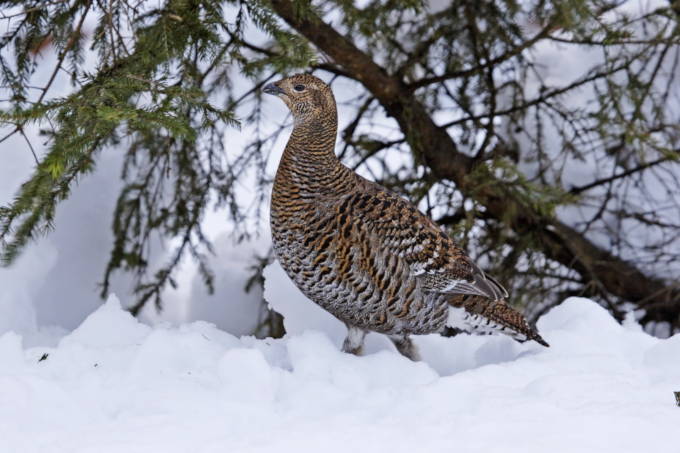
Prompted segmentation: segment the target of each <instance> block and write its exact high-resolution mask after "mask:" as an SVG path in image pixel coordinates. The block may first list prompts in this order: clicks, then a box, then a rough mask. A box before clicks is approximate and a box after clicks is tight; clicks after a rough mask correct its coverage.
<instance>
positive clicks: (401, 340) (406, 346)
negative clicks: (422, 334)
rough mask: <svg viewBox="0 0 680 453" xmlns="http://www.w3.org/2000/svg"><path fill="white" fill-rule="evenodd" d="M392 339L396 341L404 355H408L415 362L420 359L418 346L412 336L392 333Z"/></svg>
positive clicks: (395, 343)
mask: <svg viewBox="0 0 680 453" xmlns="http://www.w3.org/2000/svg"><path fill="white" fill-rule="evenodd" d="M390 340H392V343H394V346H395V347H396V348H397V351H399V352H400V353H401V355H403V356H404V357H407V358H409V359H411V360H413V361H414V362H419V361H420V354H419V353H418V348H417V347H416V345H414V344H413V342H412V341H411V338H409V336H408V335H391V336H390Z"/></svg>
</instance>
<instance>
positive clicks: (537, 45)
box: [0, 0, 680, 336]
mask: <svg viewBox="0 0 680 453" xmlns="http://www.w3.org/2000/svg"><path fill="white" fill-rule="evenodd" d="M0 26H1V27H2V29H1V38H0V47H1V50H0V85H1V86H0V107H1V110H0V147H1V148H0V152H1V153H2V161H0V162H1V163H0V167H4V168H3V169H2V171H1V172H0V174H1V175H0V177H2V178H3V179H4V181H0V189H3V190H4V192H1V191H0V195H2V197H3V198H0V202H1V203H2V207H0V254H1V255H0V257H1V259H2V264H3V265H4V266H6V269H3V270H0V272H5V273H7V272H10V271H12V269H13V268H15V267H17V266H21V261H22V259H23V260H29V258H25V257H24V256H25V255H27V254H30V253H31V251H30V250H31V248H32V247H34V246H35V245H34V244H35V242H36V241H35V240H36V239H38V241H37V242H38V243H40V242H41V241H43V240H44V239H39V238H40V237H41V236H43V235H45V234H47V233H50V235H52V234H53V235H59V234H60V231H63V230H64V229H67V230H71V231H72V234H75V236H74V237H75V239H72V241H73V244H71V245H70V246H66V247H65V249H66V250H68V249H69V248H70V249H73V250H77V245H74V244H75V243H77V242H78V241H80V240H82V241H86V238H87V236H88V235H90V234H93V231H95V230H102V229H105V230H106V234H104V233H99V236H97V237H98V239H97V241H96V242H92V243H93V244H96V245H95V246H94V248H96V249H97V250H98V251H104V253H103V254H102V257H103V259H102V260H100V261H101V262H100V261H96V262H88V263H86V264H84V265H82V266H81V267H80V268H77V269H76V268H72V270H70V271H69V270H67V269H69V267H68V265H67V264H64V263H62V264H61V265H60V268H61V269H64V270H62V272H64V274H63V275H62V277H60V279H59V280H60V281H66V280H65V279H67V278H73V277H75V278H76V280H74V281H78V280H77V278H80V281H81V283H82V285H83V286H85V287H87V288H88V289H91V288H92V287H94V285H95V284H96V283H97V282H99V284H100V286H99V287H98V292H99V293H100V294H101V295H102V296H105V295H106V294H107V293H109V292H110V291H111V290H112V288H115V287H116V285H118V283H116V281H117V280H116V279H117V278H118V279H120V278H123V277H124V278H127V279H128V285H132V288H133V293H134V295H135V296H134V300H132V299H131V300H130V303H129V309H130V310H131V311H132V312H133V313H141V312H142V311H153V310H154V306H155V307H157V308H162V307H163V306H164V303H165V301H166V299H167V297H169V296H168V294H169V293H170V292H171V291H177V286H178V285H179V286H180V287H181V286H182V285H183V284H184V285H186V284H187V281H188V282H189V283H191V280H190V279H187V278H186V277H183V275H184V274H186V273H187V272H188V270H187V269H191V270H192V274H191V275H193V273H194V272H195V273H197V275H198V276H200V279H201V280H202V282H203V284H204V285H205V286H206V288H207V289H208V291H211V290H213V289H214V287H215V284H216V282H218V281H221V279H222V280H223V279H224V278H225V277H220V275H221V274H222V273H223V272H222V269H225V267H224V266H225V265H224V263H225V262H226V261H228V262H229V263H230V264H229V266H228V269H230V270H235V272H236V273H237V275H238V276H239V277H238V278H235V279H233V281H231V283H230V285H231V287H232V288H236V287H238V289H239V290H240V289H242V288H246V287H247V288H248V289H250V290H251V293H252V294H255V296H253V297H251V299H252V300H250V302H249V303H250V304H251V305H256V306H257V308H256V310H255V313H256V314H255V315H253V316H255V317H256V318H257V319H256V321H255V322H252V323H251V324H252V326H251V327H248V329H246V330H251V331H254V332H256V333H258V334H259V335H274V336H278V335H281V334H282V333H283V332H282V326H281V320H280V316H279V315H277V314H276V313H274V312H272V311H270V310H268V308H267V306H266V304H265V303H264V302H262V301H261V296H259V294H261V290H259V292H258V289H257V287H258V286H261V285H262V276H261V275H262V269H263V268H264V266H265V265H266V263H267V262H268V261H269V260H270V259H271V257H270V253H269V252H268V241H269V240H268V234H269V231H268V230H269V226H268V199H269V191H270V189H271V182H272V178H273V174H274V171H275V169H276V165H277V163H278V156H279V155H280V153H281V151H282V149H283V146H284V144H285V141H286V140H287V135H288V132H289V130H290V128H291V121H290V118H289V117H287V116H286V112H285V109H284V107H283V106H282V105H279V104H278V103H276V105H274V104H275V103H273V102H272V101H271V99H267V98H263V97H262V95H261V91H260V90H261V88H262V86H263V85H264V84H266V83H268V82H270V81H273V80H276V79H277V78H280V77H282V76H283V75H286V74H290V73H293V72H300V71H310V72H312V73H314V74H316V75H318V76H319V77H321V78H323V79H324V80H326V81H328V82H329V83H330V84H331V86H332V87H333V89H334V91H335V93H336V98H337V100H338V102H339V115H340V130H339V137H338V143H337V153H338V155H339V156H340V158H341V159H342V160H343V162H344V163H345V164H346V165H348V166H350V167H351V168H354V169H356V170H357V171H358V172H359V173H361V174H363V175H365V176H367V177H368V178H370V179H373V180H376V181H378V182H380V183H381V184H384V185H385V186H387V187H389V188H390V189H392V190H394V191H396V192H398V193H399V194H401V195H402V196H404V197H406V198H408V199H410V200H411V201H413V202H415V203H417V204H418V205H419V207H420V208H421V209H422V210H423V211H424V212H426V213H427V214H429V215H430V216H431V217H432V218H434V219H435V220H436V221H437V222H439V224H440V225H442V226H443V227H444V228H445V229H446V230H447V231H448V232H449V233H450V234H451V235H452V236H453V237H455V238H457V240H458V241H459V242H460V243H462V245H463V246H464V248H465V249H466V250H467V251H468V253H469V254H470V255H471V256H472V257H473V258H475V259H477V260H478V262H479V263H480V264H481V265H482V267H483V268H484V269H485V270H487V271H488V272H489V273H490V274H492V275H494V276H496V277H497V278H498V279H499V280H500V281H501V282H502V283H503V284H504V285H505V286H506V287H507V288H508V289H509V290H510V292H511V294H512V297H511V303H513V304H515V305H517V306H521V307H523V308H524V309H525V310H526V311H527V313H528V314H529V315H530V317H531V318H532V319H536V318H537V317H539V316H540V315H541V314H543V313H545V312H546V311H547V310H548V309H550V308H551V307H552V306H554V305H556V304H558V303H560V302H561V301H562V300H563V299H564V298H565V297H568V296H571V295H583V296H586V297H590V298H593V299H594V300H597V301H598V302H599V303H601V304H602V305H603V306H604V307H606V308H607V309H608V310H609V311H610V312H611V313H612V314H613V315H614V316H615V317H616V318H617V319H619V320H623V318H624V317H625V315H626V313H628V312H633V313H635V315H636V318H637V319H639V320H640V322H641V323H642V324H643V325H644V326H645V328H646V329H647V330H648V331H650V332H653V333H655V334H657V335H662V336H666V335H669V334H671V333H672V332H677V331H680V283H679V280H678V275H679V274H680V162H679V158H680V74H679V71H680V69H679V68H678V66H679V65H680V1H678V0H671V1H661V0H658V1H641V0H629V1H625V0H616V1H611V0H607V1H603V0H594V1H585V0H560V1H551V0H529V1H514V0H493V1H491V0H479V1H472V0H453V1H443V0H433V1H424V2H421V1H417V0H411V1H396V0H374V1H365V0H360V1H343V0H340V1H312V2H310V1H294V0H269V1H267V0H264V1H260V0H255V1H250V0H244V1H217V0H149V1H141V0H50V1H48V0H32V1H18V0H0ZM269 104H272V105H269ZM19 155H21V157H16V156H19ZM13 159H16V160H17V161H19V160H22V162H24V164H22V165H23V166H21V169H24V170H25V169H29V171H24V170H22V171H23V173H22V171H19V170H18V168H19V167H17V166H13V164H12V162H13ZM17 165H18V164H17ZM101 167H104V168H105V169H106V171H107V172H108V173H107V175H108V176H107V177H106V178H108V179H107V180H108V181H109V183H110V184H109V185H108V186H106V187H107V188H105V187H104V186H103V185H101V184H100V182H97V183H96V184H94V183H92V184H89V185H88V178H93V175H90V173H96V172H97V171H101ZM24 173H25V174H24ZM111 175H113V176H111ZM106 178H105V179H106ZM97 181H101V179H99V180H97ZM111 187H115V197H116V201H115V202H113V203H109V204H107V203H106V202H104V201H101V200H99V201H95V202H94V205H93V206H96V207H97V208H96V209H95V210H94V211H93V210H92V209H91V208H88V209H89V210H87V211H78V210H71V211H69V214H68V215H65V216H64V218H63V220H62V219H60V218H59V216H58V215H57V214H58V211H59V210H60V205H62V204H65V203H68V201H70V200H67V199H69V197H78V196H79V192H81V193H88V194H90V195H91V196H96V195H97V194H99V193H100V192H101V193H104V192H105V191H106V190H110V188H111ZM78 212H80V214H78ZM93 213H94V214H93ZM94 215H96V216H98V217H97V219H96V220H92V218H90V217H91V216H94ZM100 218H101V219H104V220H101V219H100ZM215 228H218V229H219V228H222V229H223V231H224V232H227V233H228V236H224V235H222V236H219V235H216V234H213V233H214V231H216V230H215ZM53 229H54V231H53V232H51V230H53ZM102 238H104V239H102ZM227 238H228V239H227ZM216 241H217V242H219V243H220V244H221V246H220V247H218V248H216V247H215V243H216ZM248 241H254V243H257V244H258V245H257V246H256V247H254V248H249V249H247V250H248V251H247V252H246V251H244V249H243V247H241V246H240V245H236V244H238V243H239V242H241V243H247V242H248ZM90 248H93V246H90ZM227 249H233V250H238V253H236V254H235V255H234V254H231V255H229V257H228V258H226V257H225V256H224V255H222V254H221V253H220V251H221V250H227ZM253 250H256V251H253ZM65 253H66V255H64V256H68V252H65ZM98 253H99V252H98ZM30 259H31V260H32V261H30V263H31V264H25V265H24V266H25V267H26V269H27V270H26V271H25V272H27V273H31V274H33V275H34V276H35V275H40V272H41V271H40V269H41V266H43V265H44V263H45V262H46V258H45V257H44V256H42V255H39V254H38V255H36V256H34V257H33V258H30ZM55 259H56V258H55ZM72 260H77V257H74V258H73V259H72ZM26 262H27V263H28V262H29V261H26ZM92 267H96V269H95V270H96V273H97V275H98V278H96V279H95V280H94V281H87V279H89V278H91V277H90V276H91V275H93V274H92V273H89V268H92ZM73 269H76V270H73ZM78 269H80V270H78ZM83 269H87V272H86V271H85V270H83ZM74 274H75V275H74ZM5 275H10V274H5ZM17 275H19V274H17ZM26 275H28V274H26ZM235 275H236V274H235ZM226 278H227V279H228V277H226ZM1 279H2V276H1V274H0V280H1ZM11 279H14V280H16V277H12V278H11ZM11 279H10V277H7V279H6V282H5V283H3V285H9V283H10V280H11ZM35 279H37V277H34V280H33V281H34V283H35ZM83 280H85V281H83ZM15 283H16V282H15ZM5 287H6V288H8V286H5ZM55 288H56V287H53V288H52V289H48V290H47V291H48V292H54V291H58V289H55ZM33 290H34V289H32V288H28V289H25V291H27V294H29V293H30V294H29V296H27V298H29V299H30V297H36V296H35V294H33V293H31V291H33ZM22 291H24V290H23V289H22ZM184 291H185V297H186V298H188V299H192V298H196V297H199V296H197V295H196V294H197V292H196V291H194V290H193V289H191V291H190V293H186V290H184ZM16 294H18V293H15V295H14V296H12V297H14V299H13V301H6V302H5V304H6V305H8V304H10V303H15V304H16V303H19V302H21V301H22V300H24V299H26V298H24V299H21V298H19V297H18V296H16ZM22 294H23V293H22ZM200 297H203V296H200ZM0 299H2V296H0ZM55 303H56V302H55ZM68 303H69V301H68V300H63V301H60V302H59V304H64V305H66V304H68ZM210 303H212V304H215V305H219V306H225V307H227V308H226V310H227V316H229V313H231V314H232V315H233V316H234V318H235V319H241V318H239V314H238V313H237V311H238V310H240V309H239V308H234V307H235V306H234V307H232V309H231V312H229V308H228V307H229V304H230V301H229V300H222V299H218V298H214V300H212V301H211V302H210ZM1 305H2V300H0V306H1ZM238 322H239V323H240V322H241V321H238ZM243 322H246V321H243ZM248 322H250V321H248ZM248 325H249V326H250V324H248Z"/></svg>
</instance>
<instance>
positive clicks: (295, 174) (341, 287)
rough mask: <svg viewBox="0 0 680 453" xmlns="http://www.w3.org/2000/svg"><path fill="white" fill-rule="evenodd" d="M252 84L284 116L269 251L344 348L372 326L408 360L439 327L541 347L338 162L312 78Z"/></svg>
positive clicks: (441, 236) (480, 281)
mask: <svg viewBox="0 0 680 453" xmlns="http://www.w3.org/2000/svg"><path fill="white" fill-rule="evenodd" d="M263 92H264V93H266V94H270V95H274V96H276V97H278V98H279V99H281V100H282V101H283V102H284V103H285V104H286V106H287V107H288V109H289V110H290V112H291V114H292V117H293V131H292V133H291V135H290V138H289V140H288V143H287V144H286V146H285V149H284V151H283V155H282V157H281V160H280V162H279V166H278V168H277V170H276V175H275V177H274V184H273V188H272V196H271V205H270V224H271V231H272V242H273V250H274V254H275V256H276V258H277V259H278V261H279V262H280V264H281V266H282V268H283V269H284V271H285V272H286V274H287V275H288V276H289V277H290V279H291V280H292V281H293V282H294V283H295V285H296V286H297V287H298V288H299V289H300V291H301V292H302V293H303V294H304V295H305V296H306V297H307V298H309V299H310V300H311V301H313V302H314V303H316V304H318V305H319V306H321V307H322V308H323V309H325V310H326V311H328V312H330V313H331V314H332V315H333V316H335V317H336V318H338V319H339V320H340V321H342V322H343V323H345V325H346V326H347V336H346V338H345V340H344V342H343V345H342V350H343V351H344V352H347V353H351V354H356V355H360V354H361V353H362V348H363V344H364V338H365V336H366V334H367V333H368V332H378V333H381V334H384V335H386V336H388V337H389V338H390V340H391V341H392V342H393V344H394V346H395V347H396V349H397V351H398V352H399V353H401V354H402V355H404V356H406V357H408V358H409V359H411V360H414V361H417V360H420V354H419V351H418V349H417V348H416V346H415V344H414V343H413V341H412V338H411V336H412V335H422V334H430V333H443V332H444V331H445V330H447V328H448V329H449V330H450V329H453V331H454V332H457V333H460V332H467V333H471V334H493V333H502V334H507V335H509V336H510V337H512V338H514V339H515V340H517V341H520V342H525V341H529V340H533V341H535V342H537V343H539V344H541V345H543V346H546V347H547V346H549V345H548V343H547V342H546V341H545V340H543V338H541V336H540V335H539V333H538V331H537V330H536V329H535V327H533V326H532V325H530V324H529V323H528V322H527V320H526V318H525V317H524V316H523V315H522V314H521V313H520V312H519V311H517V310H516V309H514V308H513V307H512V306H510V305H509V304H508V302H507V299H508V297H509V295H508V292H507V291H506V290H505V288H503V286H502V285H501V284H500V283H499V282H498V281H497V280H495V279H494V278H493V277H491V276H489V275H487V274H486V273H484V271H482V270H481V269H480V267H479V266H478V265H477V264H475V262H474V261H473V260H472V259H471V258H470V257H469V256H468V255H467V254H466V253H465V251H464V250H463V249H462V248H461V247H460V246H459V245H457V244H456V242H454V240H453V239H452V238H450V237H449V236H448V235H447V234H446V233H445V232H444V231H443V230H442V228H441V227H440V226H438V225H437V224H436V223H435V222H434V221H433V220H431V219H430V218H429V217H428V216H427V215H425V214H424V213H422V212H421V211H419V210H418V209H417V208H416V206H414V205H413V204H412V203H410V202H409V201H408V200H406V199H405V198H402V197H401V196H399V195H397V194H395V193H393V192H391V191H390V190H388V189H386V188H385V187H383V186H381V185H379V184H377V183H375V182H372V181H370V180H368V179H366V178H364V177H362V176H360V175H359V174H357V173H356V172H354V171H353V170H351V169H350V168H348V167H347V166H345V165H343V164H342V162H341V161H340V160H339V159H338V157H337V156H336V155H335V142H336V135H337V128H338V116H337V108H336V101H335V97H334V95H333V92H332V90H331V88H330V87H329V86H328V85H327V84H326V83H325V82H324V81H322V80H321V79H319V78H317V77H316V76H313V75H311V74H307V73H302V74H295V75H291V76H289V77H285V78H282V79H281V80H278V81H276V82H273V83H270V84H267V85H266V86H264V88H263Z"/></svg>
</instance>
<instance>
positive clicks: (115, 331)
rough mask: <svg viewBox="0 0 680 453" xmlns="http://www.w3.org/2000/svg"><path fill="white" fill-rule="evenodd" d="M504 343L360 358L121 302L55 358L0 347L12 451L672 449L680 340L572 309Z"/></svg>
mask: <svg viewBox="0 0 680 453" xmlns="http://www.w3.org/2000/svg"><path fill="white" fill-rule="evenodd" d="M539 327H540V328H541V331H542V333H543V334H544V336H545V338H546V339H547V340H548V341H549V342H550V343H551V345H553V347H552V348H550V349H544V348H541V347H540V346H538V345H530V344H524V345H520V344H517V343H515V342H513V341H512V340H510V339H508V338H501V337H469V336H458V337H456V338H441V337H437V336H428V337H422V338H419V339H418V343H419V345H420V347H421V348H422V350H423V355H424V357H425V361H424V362H421V363H412V362H409V361H408V360H406V359H404V358H402V357H401V356H399V355H398V354H397V353H396V352H395V351H394V350H393V349H392V347H391V345H389V344H388V343H383V345H382V346H376V347H375V348H376V351H375V352H373V353H371V354H368V355H366V356H364V357H354V356H350V355H346V354H343V353H341V352H340V351H339V350H338V348H337V345H336V344H335V343H334V341H333V340H332V339H330V338H329V337H328V336H327V335H326V334H323V333H320V332H314V331H307V332H304V333H299V334H294V335H291V336H290V337H289V338H286V339H284V340H256V339H254V338H252V337H243V338H240V339H239V338H236V337H234V336H232V335H229V334H227V333H225V332H223V331H221V330H218V329H217V328H215V327H214V326H212V325H210V324H207V323H204V322H195V323H192V324H188V325H183V326H180V327H170V326H167V325H161V326H155V327H149V326H146V325H144V324H140V323H139V322H137V320H135V319H134V318H133V317H131V316H130V315H129V314H127V313H126V312H124V311H123V310H122V309H121V308H120V304H119V303H118V301H117V300H116V299H115V298H111V299H109V301H108V302H107V303H106V304H105V305H104V306H102V307H101V308H100V309H99V310H98V311H96V312H95V313H93V314H92V315H91V316H89V317H88V318H87V319H86V320H85V322H83V324H82V325H81V326H80V327H78V328H77V329H75V330H74V331H73V332H72V333H70V334H68V335H66V336H65V337H64V338H62V339H61V341H60V342H59V344H58V345H57V346H56V347H54V348H45V347H40V348H24V347H23V346H22V341H21V337H19V336H18V335H16V334H14V333H11V332H10V333H7V334H5V335H3V336H2V337H0V363H2V366H1V367H0V452H2V453H17V452H21V453H31V452H41V453H44V452H78V453H85V452H88V453H89V452H92V453H94V452H97V453H113V452H125V453H136V452H140V453H141V452H144V453H148V452H163V453H173V452H192V453H198V452H220V453H222V452H260V451H261V452H270V451H279V452H306V451H310V452H311V451H313V452H319V451H324V452H335V451H338V452H347V451H354V452H363V451H367V452H382V451H390V452H402V451H403V452H413V451H427V452H451V451H464V452H477V451H479V452H492V451H503V452H514V451H517V452H520V451H521V452H523V453H530V452H545V451H551V452H609V451H611V452H617V453H621V452H642V451H664V450H665V449H667V448H668V447H669V446H671V445H674V444H675V443H676V442H677V438H676V437H677V427H678V426H680V409H679V408H677V407H675V406H674V401H673V394H672V391H673V390H680V361H679V360H678V357H680V336H678V335H676V336H675V337H672V338H670V339H667V340H659V339H656V338H653V337H650V336H648V335H646V334H645V333H644V332H642V331H641V330H640V329H639V327H637V326H636V325H634V324H632V323H627V324H626V326H620V325H618V324H617V323H616V322H614V320H612V319H611V318H610V317H609V315H608V314H607V313H606V312H605V311H604V310H603V309H601V308H600V307H599V306H597V305H596V304H595V303H593V302H591V301H588V300H586V299H577V298H572V299H568V300H567V301H565V302H564V304H562V305H561V306H560V307H558V308H556V309H554V310H553V311H551V312H550V313H549V314H547V315H546V316H545V317H544V318H543V319H541V321H540V323H539Z"/></svg>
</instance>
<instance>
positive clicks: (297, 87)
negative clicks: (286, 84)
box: [293, 85, 305, 91]
mask: <svg viewBox="0 0 680 453" xmlns="http://www.w3.org/2000/svg"><path fill="white" fill-rule="evenodd" d="M293 89H294V90H295V91H305V86H304V85H295V86H294V87H293Z"/></svg>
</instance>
